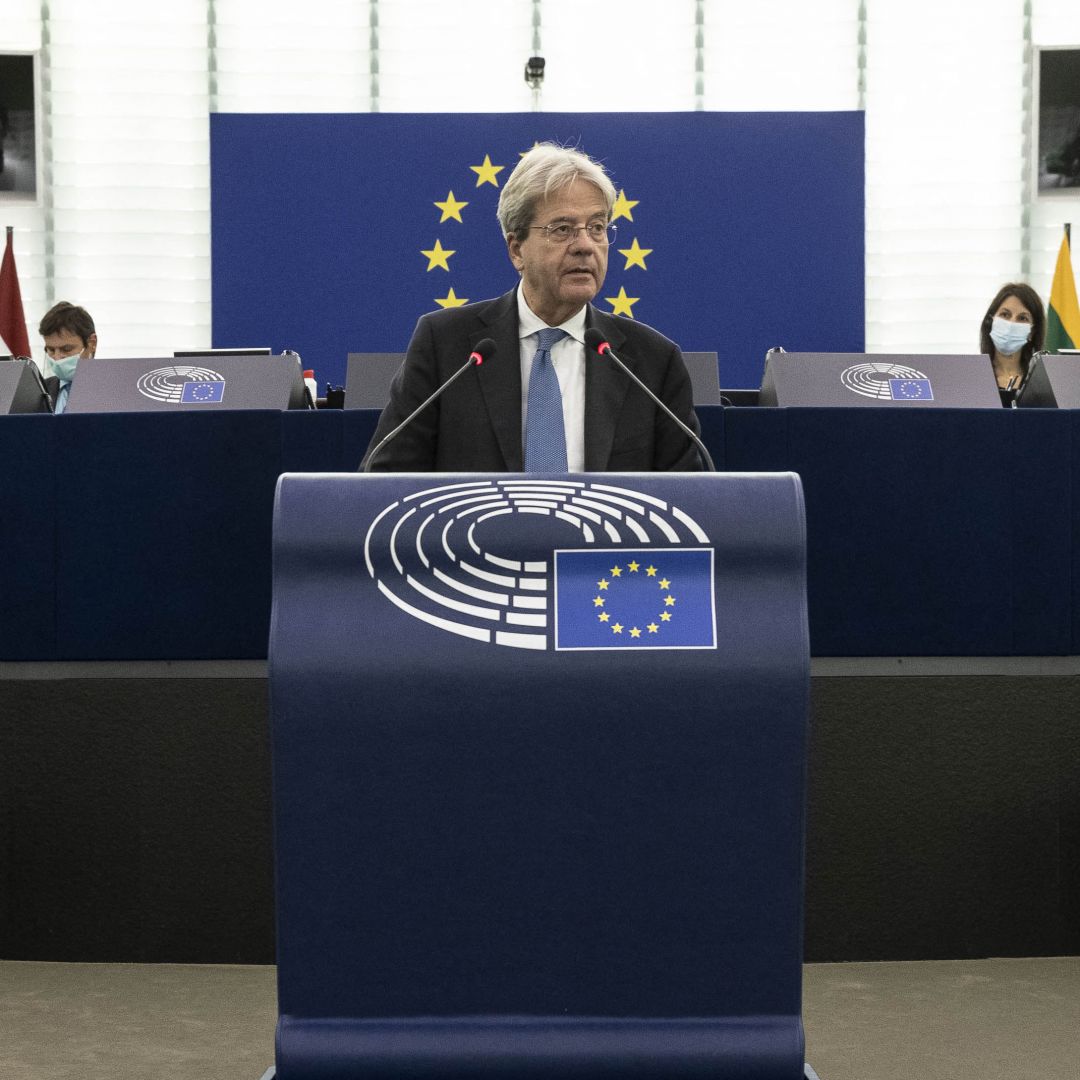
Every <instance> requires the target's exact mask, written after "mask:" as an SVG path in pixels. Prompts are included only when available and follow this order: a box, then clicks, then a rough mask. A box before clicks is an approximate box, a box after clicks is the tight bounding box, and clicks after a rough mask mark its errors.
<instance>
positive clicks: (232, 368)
mask: <svg viewBox="0 0 1080 1080" xmlns="http://www.w3.org/2000/svg"><path fill="white" fill-rule="evenodd" d="M304 408H307V401H306V398H305V396H304V380H303V372H302V371H301V368H300V357H299V356H297V355H296V353H282V354H281V355H280V356H250V355H248V356H223V355H219V356H213V357H190V358H184V357H171V356H170V357H142V358H138V357H118V358H113V357H94V359H93V360H89V361H86V362H84V363H82V364H80V365H79V373H78V377H77V378H76V379H75V380H74V382H72V384H71V396H70V397H69V398H68V403H67V407H66V409H65V410H64V412H65V414H67V413H102V412H159V413H160V412H179V411H182V410H196V411H199V412H213V411H215V410H217V409H223V410H235V409H280V410H283V411H284V410H285V409H304Z"/></svg>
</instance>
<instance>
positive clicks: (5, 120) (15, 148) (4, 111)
mask: <svg viewBox="0 0 1080 1080" xmlns="http://www.w3.org/2000/svg"><path fill="white" fill-rule="evenodd" d="M35 59H36V58H35V56H34V54H33V53H0V203H2V202H36V201H37V197H38V191H39V190H40V184H39V183H38V173H39V162H38V156H39V155H38V145H39V140H38V119H37V104H38V94H37V81H36V73H35Z"/></svg>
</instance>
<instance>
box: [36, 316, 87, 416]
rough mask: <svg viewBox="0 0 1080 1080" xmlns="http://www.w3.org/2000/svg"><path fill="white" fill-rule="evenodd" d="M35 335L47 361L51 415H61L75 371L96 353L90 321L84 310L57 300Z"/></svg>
mask: <svg viewBox="0 0 1080 1080" xmlns="http://www.w3.org/2000/svg"><path fill="white" fill-rule="evenodd" d="M38 333H39V334H41V336H42V337H43V338H44V339H45V354H46V355H47V356H48V358H49V369H50V370H49V377H48V378H46V379H45V388H46V390H48V392H49V396H50V397H51V398H52V400H53V412H56V413H62V412H63V411H64V409H65V408H66V406H67V399H68V392H69V391H70V389H71V383H72V380H73V379H74V378H75V369H76V367H77V366H78V364H79V362H80V361H81V360H90V359H92V358H93V356H94V353H95V352H96V351H97V332H96V331H95V330H94V320H93V319H91V318H90V315H89V313H88V312H87V311H86V309H85V308H81V307H76V306H75V305H74V304H69V303H68V302H67V301H66V300H61V301H60V303H59V304H56V305H55V306H53V307H51V308H49V310H48V311H47V312H46V313H45V317H44V318H43V319H42V320H41V325H40V326H39V327H38Z"/></svg>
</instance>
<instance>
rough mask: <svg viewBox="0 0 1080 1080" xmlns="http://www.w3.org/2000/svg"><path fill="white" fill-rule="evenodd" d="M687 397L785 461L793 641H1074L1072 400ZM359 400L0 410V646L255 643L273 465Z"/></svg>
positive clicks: (731, 436) (170, 654)
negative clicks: (1028, 405)
mask: <svg viewBox="0 0 1080 1080" xmlns="http://www.w3.org/2000/svg"><path fill="white" fill-rule="evenodd" d="M699 412H700V414H701V421H702V432H703V437H704V439H705V442H706V444H707V445H708V447H709V450H710V452H711V453H712V454H713V456H714V457H715V459H716V461H717V464H718V465H719V466H720V467H722V468H726V469H729V470H733V471H775V470H787V469H791V470H793V471H795V472H798V473H799V474H800V476H801V477H802V480H803V485H804V489H805V492H806V508H807V532H808V546H809V599H810V633H811V648H812V650H813V653H814V655H816V656H934V655H940V656H995V655H999V656H1008V655H1018V656H1039V655H1069V654H1077V653H1080V499H1078V498H1077V496H1076V490H1077V486H1078V484H1080V411H1073V410H1031V411H1023V410H1004V409H1003V410H1001V411H1000V412H998V411H989V410H978V411H975V410H972V411H966V410H940V411H929V410H920V411H914V410H912V411H907V410H905V411H904V412H899V411H894V410H889V409H874V410H866V409H863V410H847V409H751V408H735V409H732V408H727V409H721V408H719V407H717V406H704V407H702V408H701V409H700V410H699ZM376 419H377V414H376V413H375V412H374V411H367V410H352V411H349V412H341V411H335V410H323V411H321V412H292V413H277V412H235V413H215V414H212V415H211V414H200V413H190V412H185V413H177V414H175V415H171V416H139V415H134V414H121V413H118V414H112V415H96V416H95V415H82V416H67V415H64V416H60V417H54V416H47V415H42V416H8V417H0V453H2V454H3V457H2V458H0V462H2V464H0V509H2V513H0V544H3V550H4V551H5V553H6V554H7V555H8V556H9V563H8V565H9V568H10V569H9V572H8V574H7V575H6V577H5V579H4V582H3V593H2V597H3V603H2V604H0V660H55V659H64V660H80V659H86V660H93V659H100V660H108V659H121V660H123V659H127V660H140V659H146V660H153V659H196V658H199V659H248V658H258V657H263V656H265V655H266V653H265V649H266V638H267V632H268V625H269V605H270V516H271V508H272V503H273V492H274V485H275V482H276V479H277V476H278V475H279V474H280V473H281V472H283V471H295V472H350V471H353V470H354V469H355V468H356V466H357V465H358V464H359V461H360V459H361V457H362V455H363V452H364V450H365V448H366V446H367V444H368V441H369V439H370V438H371V434H372V432H373V431H374V427H375V422H376Z"/></svg>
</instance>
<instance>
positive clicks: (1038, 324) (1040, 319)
mask: <svg viewBox="0 0 1080 1080" xmlns="http://www.w3.org/2000/svg"><path fill="white" fill-rule="evenodd" d="M1009 296H1015V297H1016V299H1017V300H1019V301H1020V303H1021V304H1023V305H1024V307H1026V308H1027V309H1028V311H1030V312H1031V337H1029V338H1028V340H1027V343H1026V344H1025V345H1024V347H1023V348H1022V349H1021V350H1020V364H1021V366H1022V367H1023V369H1024V371H1025V372H1026V371H1027V366H1028V361H1029V360H1030V359H1031V355H1032V353H1036V352H1038V351H1039V350H1040V349H1041V348H1042V347H1043V339H1044V338H1045V336H1046V311H1045V309H1044V308H1043V302H1042V301H1041V300H1040V299H1039V294H1038V293H1037V292H1036V291H1035V290H1034V289H1033V288H1032V287H1031V286H1030V285H1028V284H1025V283H1024V282H1022V281H1010V282H1009V283H1008V284H1007V285H1002V286H1001V288H1000V289H998V293H997V296H995V297H994V299H993V300H991V301H990V306H989V307H988V308H987V309H986V314H985V315H984V316H983V320H982V322H981V323H980V324H979V350H980V351H981V352H984V353H986V355H987V356H993V355H994V343H993V341H991V340H990V328H991V326H993V323H994V316H995V315H996V314H997V313H998V308H1000V307H1001V305H1002V304H1004V303H1005V299H1006V297H1009Z"/></svg>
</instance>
